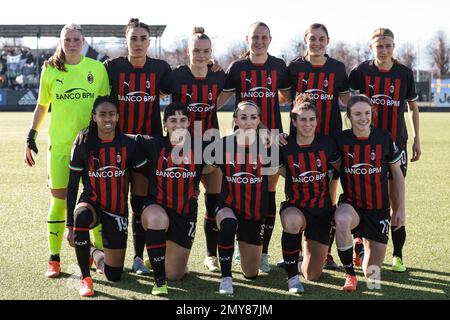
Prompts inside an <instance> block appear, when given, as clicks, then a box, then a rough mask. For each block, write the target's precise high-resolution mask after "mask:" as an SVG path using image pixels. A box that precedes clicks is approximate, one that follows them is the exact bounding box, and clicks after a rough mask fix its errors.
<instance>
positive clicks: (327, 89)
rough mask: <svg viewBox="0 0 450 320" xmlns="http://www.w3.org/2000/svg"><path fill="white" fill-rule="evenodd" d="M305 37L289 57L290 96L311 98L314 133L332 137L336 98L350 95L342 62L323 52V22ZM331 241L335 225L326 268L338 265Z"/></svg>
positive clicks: (338, 127)
mask: <svg viewBox="0 0 450 320" xmlns="http://www.w3.org/2000/svg"><path fill="white" fill-rule="evenodd" d="M304 41H305V44H306V52H305V54H304V55H303V56H300V57H298V58H297V59H295V60H293V61H291V62H290V63H289V66H288V68H289V78H290V81H291V84H292V89H291V94H292V98H295V97H296V96H297V95H303V96H309V97H310V98H311V99H314V101H315V105H316V107H317V127H316V133H318V134H321V135H325V136H330V137H332V138H335V137H336V136H337V135H338V134H339V133H340V132H341V131H342V118H341V112H340V110H339V101H340V102H341V103H342V104H343V105H345V104H346V103H347V100H348V98H349V97H350V94H349V90H348V89H349V88H348V79H347V73H346V72H345V66H344V64H343V63H342V62H340V61H337V60H335V59H333V58H331V57H329V56H328V55H327V54H326V51H327V47H328V44H329V43H330V38H329V36H328V30H327V28H326V27H325V26H324V25H323V24H320V23H314V24H312V25H310V26H309V27H308V29H306V31H305V37H304ZM288 98H289V97H288ZM293 131H295V128H294V127H293V123H291V128H290V133H291V134H292V133H293ZM332 170H333V169H332ZM333 173H334V174H333V180H332V181H331V186H330V192H331V201H332V205H333V209H334V210H336V201H337V199H336V198H337V197H336V192H337V187H338V183H339V181H338V179H339V176H338V174H336V172H335V171H334V170H333ZM333 241H334V229H332V231H331V234H330V245H329V248H328V254H327V258H326V260H325V265H324V267H325V268H326V269H336V268H337V265H336V263H335V262H334V260H333V257H332V255H331V246H332V244H333Z"/></svg>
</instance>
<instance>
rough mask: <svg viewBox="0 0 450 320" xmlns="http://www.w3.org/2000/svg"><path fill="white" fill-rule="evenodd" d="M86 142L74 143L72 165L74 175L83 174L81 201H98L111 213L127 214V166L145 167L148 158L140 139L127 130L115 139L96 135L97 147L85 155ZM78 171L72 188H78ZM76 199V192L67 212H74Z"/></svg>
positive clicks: (129, 167)
mask: <svg viewBox="0 0 450 320" xmlns="http://www.w3.org/2000/svg"><path fill="white" fill-rule="evenodd" d="M85 144H86V143H82V144H81V145H76V146H75V147H74V149H73V150H72V156H71V160H70V165H69V167H70V170H71V175H73V174H79V175H81V177H82V181H83V193H82V194H81V196H80V201H88V202H91V203H93V204H96V205H97V206H98V207H100V208H101V209H102V210H104V211H106V212H109V213H112V214H116V215H122V216H127V215H128V181H127V180H128V178H127V173H128V170H130V169H132V168H139V167H142V166H143V165H144V164H145V163H146V162H147V160H146V159H145V156H144V154H143V153H142V152H141V150H140V148H139V147H138V145H137V143H136V142H135V141H134V140H133V139H131V138H130V137H127V136H125V135H124V134H119V135H117V136H116V137H115V138H114V140H100V139H98V138H97V141H96V149H95V150H94V151H89V154H88V155H87V157H83V156H82V153H83V150H82V149H83V148H86V147H87V146H86V145H85ZM84 150H86V149H84ZM84 158H85V159H84ZM79 175H78V176H77V177H78V180H77V179H74V180H73V179H71V183H73V184H76V186H69V189H71V188H72V187H76V190H78V184H79V180H80V179H79V178H80V176H79ZM72 180H73V181H72ZM75 180H76V181H75ZM75 202H76V195H75V196H74V197H73V203H72V204H71V205H70V206H69V205H68V208H69V207H70V208H71V210H70V211H72V212H70V213H69V212H68V214H71V215H72V216H73V209H74V208H75ZM68 211H69V210H68Z"/></svg>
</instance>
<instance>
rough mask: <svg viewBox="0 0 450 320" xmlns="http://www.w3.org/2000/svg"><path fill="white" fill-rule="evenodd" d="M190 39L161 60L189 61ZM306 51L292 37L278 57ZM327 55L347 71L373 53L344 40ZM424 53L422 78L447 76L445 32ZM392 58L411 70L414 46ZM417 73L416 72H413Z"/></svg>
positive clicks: (239, 48)
mask: <svg viewBox="0 0 450 320" xmlns="http://www.w3.org/2000/svg"><path fill="white" fill-rule="evenodd" d="M188 44H189V40H188V39H187V38H186V39H181V40H179V41H178V43H176V44H174V46H173V49H171V50H163V52H162V57H161V58H162V59H164V60H166V61H167V62H168V63H169V64H170V65H171V66H172V67H174V66H177V65H182V64H188V63H189V57H188V55H187V50H186V49H187V47H188ZM247 50H248V49H247V44H246V43H245V41H235V42H234V43H233V44H232V45H231V46H229V48H228V50H227V51H226V52H225V53H223V54H222V55H221V56H218V57H215V58H216V59H217V60H218V61H219V63H220V65H221V66H222V67H223V68H224V69H227V68H228V65H229V64H230V63H231V62H232V61H233V60H235V59H238V58H240V57H241V56H243V55H244V54H245V52H246V51H247ZM304 51H305V45H304V42H303V38H302V37H296V38H294V39H292V40H291V41H290V43H289V46H288V47H287V48H285V49H284V50H283V51H282V52H281V57H280V58H283V59H284V60H285V61H286V62H289V61H290V60H292V59H295V58H296V57H298V56H299V55H300V54H303V53H304ZM328 54H329V55H330V57H333V58H335V59H337V60H339V61H342V62H343V63H344V65H345V67H346V70H347V73H350V71H351V70H352V69H353V67H354V66H356V65H357V64H359V63H361V62H362V61H365V60H369V59H372V52H371V51H370V49H369V47H368V46H367V45H366V44H363V43H356V44H349V43H347V42H337V43H331V44H330V47H329V50H328ZM424 55H425V56H427V57H429V58H430V61H431V64H432V65H431V68H430V69H429V70H419V73H420V74H419V77H420V80H421V81H429V80H430V77H431V75H433V77H435V78H442V77H449V76H450V41H449V39H448V38H447V35H446V34H445V32H444V31H437V32H436V33H435V34H434V36H433V38H432V39H431V40H430V42H429V43H428V44H427V46H426V49H425V53H424ZM394 56H395V58H396V59H397V60H398V61H400V62H401V63H402V64H404V65H406V66H407V67H409V68H410V69H413V70H416V69H417V65H418V61H417V60H418V52H417V47H416V46H414V44H412V43H410V42H406V43H404V44H402V45H401V46H399V47H397V48H396V49H395V54H394ZM415 75H417V73H415Z"/></svg>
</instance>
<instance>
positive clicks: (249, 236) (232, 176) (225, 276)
mask: <svg viewBox="0 0 450 320" xmlns="http://www.w3.org/2000/svg"><path fill="white" fill-rule="evenodd" d="M260 116H261V112H260V109H259V107H258V106H257V105H256V104H255V103H254V102H252V101H241V102H240V103H239V104H238V106H237V108H236V109H235V111H234V114H233V120H234V122H235V125H236V127H237V130H236V132H235V133H234V134H232V135H229V136H225V137H223V138H222V139H221V140H220V143H219V148H218V149H220V151H217V150H216V157H215V163H216V165H217V166H219V167H220V169H221V170H222V173H223V184H222V199H221V201H220V203H219V206H218V207H217V213H216V219H217V225H218V226H219V240H218V248H219V261H220V268H221V275H222V280H221V282H220V287H219V293H221V294H233V292H234V290H233V281H232V272H231V261H232V259H231V258H232V256H233V252H234V239H235V237H236V235H237V240H238V243H239V250H240V263H241V268H242V272H243V274H244V277H245V278H246V279H256V277H257V276H258V269H259V264H260V260H261V254H262V233H263V229H262V228H263V223H264V220H265V218H266V215H267V213H268V199H267V197H266V194H267V192H268V175H270V174H271V172H265V171H266V170H269V166H270V165H273V164H272V163H270V162H269V161H268V160H270V150H271V149H270V148H268V147H267V145H266V144H265V140H264V136H263V135H261V134H260V127H261V126H260V121H261V120H260V119H261V118H260ZM277 170H278V167H277V168H276V171H277Z"/></svg>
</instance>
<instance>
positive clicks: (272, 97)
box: [218, 22, 290, 272]
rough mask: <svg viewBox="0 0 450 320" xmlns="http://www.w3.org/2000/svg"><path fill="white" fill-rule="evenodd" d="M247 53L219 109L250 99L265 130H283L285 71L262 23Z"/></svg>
mask: <svg viewBox="0 0 450 320" xmlns="http://www.w3.org/2000/svg"><path fill="white" fill-rule="evenodd" d="M246 40H247V43H248V45H249V51H248V52H247V53H246V55H245V56H244V57H243V58H241V59H238V60H236V61H234V62H232V64H231V65H230V67H229V68H228V70H227V77H226V80H225V88H224V90H223V92H222V94H221V95H220V97H219V101H218V107H219V108H220V107H221V106H222V105H223V104H224V103H225V102H226V101H227V100H228V99H229V97H230V96H231V95H233V94H235V95H236V106H237V104H238V103H239V102H240V101H245V100H251V101H253V102H255V103H256V104H257V105H258V106H260V107H261V123H262V125H263V126H265V127H266V128H267V129H270V130H278V131H279V132H282V131H283V128H282V124H281V114H280V103H279V95H278V93H279V92H280V93H281V94H284V93H287V92H289V90H290V85H289V79H288V69H287V67H286V64H285V62H284V61H283V60H281V59H279V58H276V57H274V56H271V55H270V54H269V53H268V49H269V45H270V42H271V41H272V37H271V35H270V30H269V27H268V26H267V25H266V24H265V23H263V22H255V23H253V24H252V25H250V27H249V29H248V34H247V37H246ZM277 182H278V175H273V176H271V177H270V178H269V194H268V198H269V209H268V213H267V216H266V221H265V222H264V239H263V254H262V256H261V264H260V267H261V271H263V272H269V271H270V265H269V253H268V252H269V251H268V250H269V244H270V239H271V237H272V231H273V227H274V225H275V217H276V204H275V191H276V185H277Z"/></svg>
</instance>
